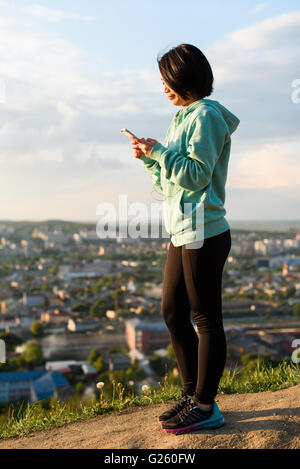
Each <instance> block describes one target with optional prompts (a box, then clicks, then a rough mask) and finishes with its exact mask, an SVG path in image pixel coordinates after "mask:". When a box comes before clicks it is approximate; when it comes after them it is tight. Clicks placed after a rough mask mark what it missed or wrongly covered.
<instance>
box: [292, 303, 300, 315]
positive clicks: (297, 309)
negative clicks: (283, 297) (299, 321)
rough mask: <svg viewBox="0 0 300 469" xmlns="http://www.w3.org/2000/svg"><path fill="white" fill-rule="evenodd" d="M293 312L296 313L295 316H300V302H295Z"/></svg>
mask: <svg viewBox="0 0 300 469" xmlns="http://www.w3.org/2000/svg"><path fill="white" fill-rule="evenodd" d="M293 314H294V315H295V316H300V302H299V303H296V304H294V306H293Z"/></svg>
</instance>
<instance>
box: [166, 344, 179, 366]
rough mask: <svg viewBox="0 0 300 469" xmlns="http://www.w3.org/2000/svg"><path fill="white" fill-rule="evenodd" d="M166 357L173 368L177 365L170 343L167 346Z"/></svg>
mask: <svg viewBox="0 0 300 469" xmlns="http://www.w3.org/2000/svg"><path fill="white" fill-rule="evenodd" d="M167 357H168V359H169V360H170V361H171V363H172V366H173V368H176V367H177V360H176V356H175V352H174V349H173V346H172V344H169V345H168V347H167Z"/></svg>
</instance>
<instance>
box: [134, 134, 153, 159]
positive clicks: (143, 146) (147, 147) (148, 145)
mask: <svg viewBox="0 0 300 469" xmlns="http://www.w3.org/2000/svg"><path fill="white" fill-rule="evenodd" d="M136 143H137V145H138V147H139V148H140V150H141V151H142V152H143V153H144V155H146V156H147V157H148V158H150V153H151V150H152V148H153V147H154V145H156V143H158V141H157V140H155V139H154V138H147V139H145V138H139V139H138V140H137V141H136Z"/></svg>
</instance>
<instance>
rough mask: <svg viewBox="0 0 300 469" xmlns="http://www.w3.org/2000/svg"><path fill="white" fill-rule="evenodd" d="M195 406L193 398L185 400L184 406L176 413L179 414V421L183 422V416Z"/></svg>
mask: <svg viewBox="0 0 300 469" xmlns="http://www.w3.org/2000/svg"><path fill="white" fill-rule="evenodd" d="M196 406H197V403H196V402H195V401H194V400H193V399H191V400H190V401H188V402H187V404H186V406H185V407H184V408H183V409H182V411H181V412H179V413H178V416H179V418H180V420H181V422H183V420H184V419H185V417H186V416H187V415H188V414H189V413H190V411H191V410H192V409H193V408H194V407H196Z"/></svg>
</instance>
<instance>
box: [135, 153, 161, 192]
mask: <svg viewBox="0 0 300 469" xmlns="http://www.w3.org/2000/svg"><path fill="white" fill-rule="evenodd" d="M139 159H140V160H142V161H143V163H144V165H145V167H146V169H147V170H148V171H149V173H150V174H151V178H152V182H153V184H155V185H156V186H157V187H159V189H160V190H161V191H162V190H163V188H162V186H161V181H160V171H161V167H160V164H159V163H158V162H157V161H155V160H153V159H152V158H148V157H147V156H145V155H142V156H141V157H140V158H139Z"/></svg>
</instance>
